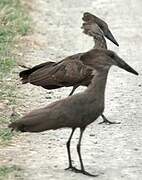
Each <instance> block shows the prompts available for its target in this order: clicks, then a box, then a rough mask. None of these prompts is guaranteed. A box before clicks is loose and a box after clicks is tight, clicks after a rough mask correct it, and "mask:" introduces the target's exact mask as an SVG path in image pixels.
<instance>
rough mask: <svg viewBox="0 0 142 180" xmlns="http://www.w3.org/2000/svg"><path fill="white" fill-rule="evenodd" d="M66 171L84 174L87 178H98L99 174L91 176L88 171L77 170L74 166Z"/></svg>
mask: <svg viewBox="0 0 142 180" xmlns="http://www.w3.org/2000/svg"><path fill="white" fill-rule="evenodd" d="M65 170H70V171H73V172H75V173H81V174H84V175H86V176H91V177H97V176H98V175H97V174H95V175H94V174H90V173H88V172H87V171H84V170H80V169H77V168H76V167H73V166H71V167H68V168H66V169H65Z"/></svg>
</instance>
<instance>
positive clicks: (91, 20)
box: [82, 12, 119, 46]
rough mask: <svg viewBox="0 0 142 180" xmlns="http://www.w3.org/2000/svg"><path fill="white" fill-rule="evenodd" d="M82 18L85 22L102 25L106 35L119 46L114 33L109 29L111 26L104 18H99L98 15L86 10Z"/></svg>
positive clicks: (101, 27)
mask: <svg viewBox="0 0 142 180" xmlns="http://www.w3.org/2000/svg"><path fill="white" fill-rule="evenodd" d="M82 20H83V21H84V22H89V23H96V24H97V25H98V26H99V27H100V29H101V30H102V31H103V33H104V36H105V37H106V38H107V39H109V40H110V41H112V42H113V43H114V44H115V45H117V46H119V44H118V42H117V41H116V39H115V38H114V36H113V34H112V33H111V31H110V30H109V27H108V25H107V23H106V22H105V21H103V20H102V19H100V18H98V17H97V16H95V15H93V14H91V13H89V12H85V13H84V14H83V17H82Z"/></svg>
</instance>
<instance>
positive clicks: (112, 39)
mask: <svg viewBox="0 0 142 180" xmlns="http://www.w3.org/2000/svg"><path fill="white" fill-rule="evenodd" d="M104 35H105V37H106V38H108V39H109V40H110V41H112V42H113V43H114V44H115V45H116V46H119V44H118V42H117V41H116V40H115V38H114V36H113V35H112V33H111V31H110V30H109V29H107V30H106V31H105V32H104Z"/></svg>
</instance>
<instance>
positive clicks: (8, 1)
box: [0, 0, 30, 142]
mask: <svg viewBox="0 0 142 180" xmlns="http://www.w3.org/2000/svg"><path fill="white" fill-rule="evenodd" d="M29 29H30V19H29V17H28V15H27V10H26V8H25V7H24V6H23V4H22V0H0V102H1V101H4V100H8V106H11V105H16V98H17V93H16V84H15V83H14V80H13V77H14V73H15V67H16V57H15V55H14V53H13V52H14V51H15V50H16V47H17V44H18V43H19V39H20V37H22V36H25V35H26V34H27V33H28V31H29ZM0 116H1V117H0V127H3V128H1V130H0V142H4V141H5V142H8V141H9V140H10V139H11V137H12V133H11V132H10V131H9V130H8V129H5V127H6V124H8V123H9V121H10V118H9V117H8V116H7V115H5V114H0Z"/></svg>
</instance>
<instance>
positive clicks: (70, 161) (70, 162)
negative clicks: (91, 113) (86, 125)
mask: <svg viewBox="0 0 142 180" xmlns="http://www.w3.org/2000/svg"><path fill="white" fill-rule="evenodd" d="M74 131H75V128H73V129H72V132H71V135H70V137H69V139H68V141H67V144H66V146H67V152H68V159H69V167H68V168H66V169H65V170H68V169H71V170H72V169H73V168H74V167H73V166H72V160H71V152H70V142H71V139H72V136H73V133H74Z"/></svg>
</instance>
